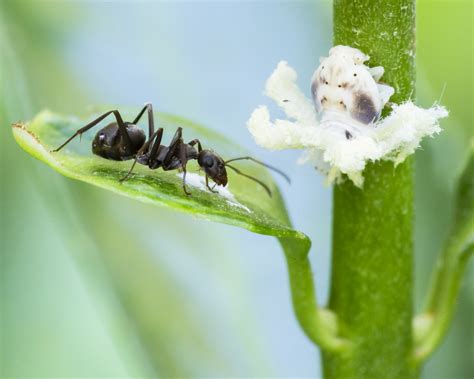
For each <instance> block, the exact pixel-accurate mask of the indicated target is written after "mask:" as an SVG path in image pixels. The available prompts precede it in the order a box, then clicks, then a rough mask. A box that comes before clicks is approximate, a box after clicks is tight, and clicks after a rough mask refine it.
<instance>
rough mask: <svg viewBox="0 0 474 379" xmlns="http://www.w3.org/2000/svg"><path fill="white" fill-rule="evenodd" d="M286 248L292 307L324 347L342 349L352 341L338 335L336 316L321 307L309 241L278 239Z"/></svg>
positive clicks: (335, 349) (304, 326) (303, 326)
mask: <svg viewBox="0 0 474 379" xmlns="http://www.w3.org/2000/svg"><path fill="white" fill-rule="evenodd" d="M279 241H280V244H281V245H282V247H283V250H284V251H285V257H286V262H287V266H288V273H289V277H290V288H291V295H292V300H293V309H294V311H295V314H296V318H297V319H298V322H299V323H300V326H301V327H302V329H303V331H304V332H305V333H306V335H307V336H308V337H309V338H310V339H311V341H313V342H314V343H315V344H317V345H319V346H320V347H321V348H322V349H325V350H328V351H333V352H342V351H345V350H347V349H348V348H349V346H350V345H349V342H348V341H347V340H344V339H342V338H340V337H338V335H337V334H338V325H337V319H336V315H335V314H334V313H333V312H331V311H329V310H326V309H320V308H318V305H317V301H316V294H315V291H314V283H313V272H312V270H311V265H310V263H309V259H308V252H309V249H310V246H311V244H310V242H309V240H306V241H307V242H306V243H304V244H303V243H301V242H299V241H297V240H295V239H294V238H279Z"/></svg>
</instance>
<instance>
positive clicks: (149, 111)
mask: <svg viewBox="0 0 474 379" xmlns="http://www.w3.org/2000/svg"><path fill="white" fill-rule="evenodd" d="M145 111H147V114H148V138H151V136H152V135H153V133H154V132H155V122H154V120H153V106H152V105H151V103H146V104H145V106H144V107H143V108H142V110H141V111H140V113H138V115H137V117H135V120H133V122H132V124H134V125H136V124H137V123H138V121H140V118H141V117H142V116H143V113H145Z"/></svg>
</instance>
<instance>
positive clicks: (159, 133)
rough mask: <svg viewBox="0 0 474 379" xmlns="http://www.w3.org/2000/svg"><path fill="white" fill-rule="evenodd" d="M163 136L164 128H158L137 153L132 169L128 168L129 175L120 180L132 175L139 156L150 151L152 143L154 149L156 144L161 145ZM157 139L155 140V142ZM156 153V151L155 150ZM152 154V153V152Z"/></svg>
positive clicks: (121, 180)
mask: <svg viewBox="0 0 474 379" xmlns="http://www.w3.org/2000/svg"><path fill="white" fill-rule="evenodd" d="M162 136H163V128H160V129H158V130H157V131H156V132H154V133H153V134H152V136H151V137H150V138H149V139H148V141H146V142H145V144H144V145H143V146H142V147H141V148H140V150H138V152H137V154H136V155H135V160H134V161H133V164H132V167H130V170H128V173H127V175H125V176H124V177H123V178H122V179H120V182H121V183H122V182H124V181H125V180H127V179H128V178H129V177H130V175H131V174H132V171H133V169H134V168H135V165H136V164H137V160H138V157H139V156H140V155H142V154H143V153H144V152H145V151H148V149H149V147H150V145H151V144H153V147H152V151H153V149H154V148H155V146H156V145H157V146H160V143H161V137H162ZM154 140H155V142H153V141H154ZM155 154H156V152H155ZM150 156H151V154H150Z"/></svg>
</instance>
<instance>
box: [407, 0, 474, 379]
mask: <svg viewBox="0 0 474 379" xmlns="http://www.w3.org/2000/svg"><path fill="white" fill-rule="evenodd" d="M472 19H473V3H472V2H471V1H456V2H450V1H428V0H421V1H419V2H418V5H417V52H416V54H417V98H418V100H419V102H420V103H421V104H423V105H431V104H432V103H433V102H435V101H440V102H441V103H442V104H443V105H445V106H446V107H447V109H448V110H449V112H450V114H449V117H448V118H447V119H446V120H444V122H443V125H442V127H443V132H442V133H441V134H440V135H439V136H437V137H436V138H434V139H431V140H428V141H425V143H424V144H423V149H422V150H419V151H418V152H417V155H416V166H415V179H416V184H415V187H416V188H415V190H416V193H415V198H416V204H415V206H416V208H415V215H416V216H415V217H416V218H415V222H416V224H415V241H416V244H415V246H416V263H415V264H416V267H415V268H416V272H415V284H416V309H418V310H419V309H420V308H421V307H422V301H423V299H424V295H425V294H426V291H427V288H428V284H429V280H430V274H431V270H432V269H433V266H434V262H435V260H436V258H437V257H438V254H440V252H441V248H442V246H443V243H444V241H445V239H446V237H447V236H448V233H449V232H450V226H451V225H452V218H453V212H454V191H455V189H456V188H455V186H456V182H457V179H458V177H459V175H460V174H461V170H462V169H463V167H464V166H465V163H466V159H467V152H468V147H469V143H470V140H472V138H474V123H473V121H474V120H473V113H472V106H473V88H474V85H473V71H472V67H473V42H474V41H473V30H472ZM467 271H468V272H467V273H466V276H465V279H464V285H463V288H462V290H461V293H460V297H459V301H458V309H457V311H456V316H455V318H454V320H453V324H452V327H451V329H450V332H449V333H448V336H447V338H446V339H445V341H444V342H443V343H442V345H441V347H440V348H439V349H438V350H437V351H436V352H435V354H434V355H433V356H432V357H431V358H430V359H429V360H428V363H427V364H426V366H425V368H424V371H423V376H424V377H425V378H469V377H471V376H472V373H473V372H474V366H473V363H472V351H473V349H474V346H473V343H474V342H473V341H474V338H473V335H472V333H473V330H474V309H473V307H474V302H473V298H474V296H473V295H474V293H473V288H474V277H473V267H472V264H471V265H469V266H468V270H467ZM467 331H469V332H467Z"/></svg>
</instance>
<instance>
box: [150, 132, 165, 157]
mask: <svg viewBox="0 0 474 379" xmlns="http://www.w3.org/2000/svg"><path fill="white" fill-rule="evenodd" d="M155 135H156V139H155V141H154V142H153V138H150V143H151V144H152V145H153V146H152V147H151V151H150V156H149V157H148V160H149V162H152V161H154V160H155V158H156V155H157V154H158V148H159V147H160V145H161V139H162V138H163V128H159V129H158V130H157V131H156V132H155Z"/></svg>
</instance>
